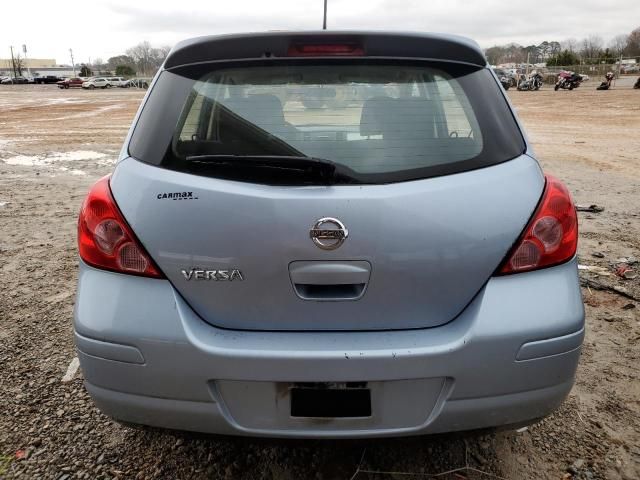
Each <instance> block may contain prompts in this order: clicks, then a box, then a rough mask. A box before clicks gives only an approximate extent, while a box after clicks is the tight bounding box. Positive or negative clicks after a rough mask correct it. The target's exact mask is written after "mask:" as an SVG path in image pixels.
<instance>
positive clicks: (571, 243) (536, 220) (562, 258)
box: [498, 175, 578, 274]
mask: <svg viewBox="0 0 640 480" xmlns="http://www.w3.org/2000/svg"><path fill="white" fill-rule="evenodd" d="M577 247H578V218H577V215H576V208H575V205H574V204H573V201H572V200H571V194H570V193H569V190H567V187H565V186H564V185H563V184H562V182H560V180H558V179H557V178H554V177H552V176H550V175H547V176H546V185H545V189H544V193H543V194H542V200H541V201H540V204H539V205H538V208H537V210H536V213H535V214H534V215H533V218H532V219H531V220H530V221H529V224H528V225H527V227H526V228H525V230H524V233H523V235H522V237H521V238H520V239H519V240H518V242H517V243H516V244H515V246H514V247H513V249H512V250H511V252H510V253H509V255H508V256H507V260H506V261H505V263H504V265H502V267H501V268H500V269H499V270H498V273H499V274H508V273H518V272H526V271H529V270H536V269H538V268H543V267H550V266H552V265H558V264H560V263H564V262H566V261H568V260H571V259H572V258H573V256H574V255H575V254H576V249H577Z"/></svg>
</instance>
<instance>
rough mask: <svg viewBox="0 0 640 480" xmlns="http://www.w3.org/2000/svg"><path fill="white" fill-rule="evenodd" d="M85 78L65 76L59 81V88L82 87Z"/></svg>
mask: <svg viewBox="0 0 640 480" xmlns="http://www.w3.org/2000/svg"><path fill="white" fill-rule="evenodd" d="M83 83H84V80H83V79H82V78H80V77H74V78H65V79H64V80H60V81H59V82H58V88H71V87H82V84H83Z"/></svg>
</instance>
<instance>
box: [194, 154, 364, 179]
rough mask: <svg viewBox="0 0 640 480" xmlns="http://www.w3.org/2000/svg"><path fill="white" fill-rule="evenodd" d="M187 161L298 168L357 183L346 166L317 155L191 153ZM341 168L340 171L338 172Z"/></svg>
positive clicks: (327, 177) (229, 165)
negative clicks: (346, 170)
mask: <svg viewBox="0 0 640 480" xmlns="http://www.w3.org/2000/svg"><path fill="white" fill-rule="evenodd" d="M186 160H187V162H190V163H202V164H208V165H220V166H228V167H235V168H237V167H243V168H244V167H249V168H252V167H258V168H273V169H284V170H297V171H300V172H304V173H311V174H316V175H318V176H319V177H321V178H323V179H326V180H327V181H331V180H334V181H335V180H340V181H341V182H344V181H345V180H346V181H348V182H347V183H357V182H356V181H355V180H356V179H355V178H353V177H352V176H351V175H349V174H348V173H346V172H345V171H344V170H345V168H344V167H341V166H339V165H337V164H336V163H335V162H332V161H331V160H326V159H324V158H316V157H306V156H295V155H232V154H226V155H225V154H216V155H189V156H187V157H186ZM337 170H340V172H337Z"/></svg>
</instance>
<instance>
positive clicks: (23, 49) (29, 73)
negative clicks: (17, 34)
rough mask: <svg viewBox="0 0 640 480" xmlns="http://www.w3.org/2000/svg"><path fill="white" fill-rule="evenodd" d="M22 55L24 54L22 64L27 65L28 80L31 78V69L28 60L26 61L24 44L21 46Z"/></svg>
mask: <svg viewBox="0 0 640 480" xmlns="http://www.w3.org/2000/svg"><path fill="white" fill-rule="evenodd" d="M22 53H24V63H25V64H26V65H27V73H28V75H29V78H31V68H30V67H29V60H27V46H26V45H25V44H23V45H22Z"/></svg>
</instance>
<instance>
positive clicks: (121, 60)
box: [81, 41, 171, 77]
mask: <svg viewBox="0 0 640 480" xmlns="http://www.w3.org/2000/svg"><path fill="white" fill-rule="evenodd" d="M170 50H171V47H169V46H162V47H153V46H152V45H151V44H150V43H149V42H147V41H144V42H141V43H139V44H138V45H136V46H135V47H131V48H128V49H127V50H126V51H125V53H124V54H122V55H116V56H114V57H110V58H109V59H108V60H107V61H106V62H105V61H104V60H102V59H101V58H96V59H95V60H94V61H93V62H92V63H91V65H84V64H82V65H81V67H82V68H81V76H90V75H92V74H93V73H94V72H107V71H108V72H113V74H115V75H117V76H119V77H133V76H135V75H138V76H141V77H151V76H153V75H154V74H155V73H156V71H157V70H158V68H160V66H161V65H162V62H164V59H165V58H167V55H168V54H169V51H170Z"/></svg>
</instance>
